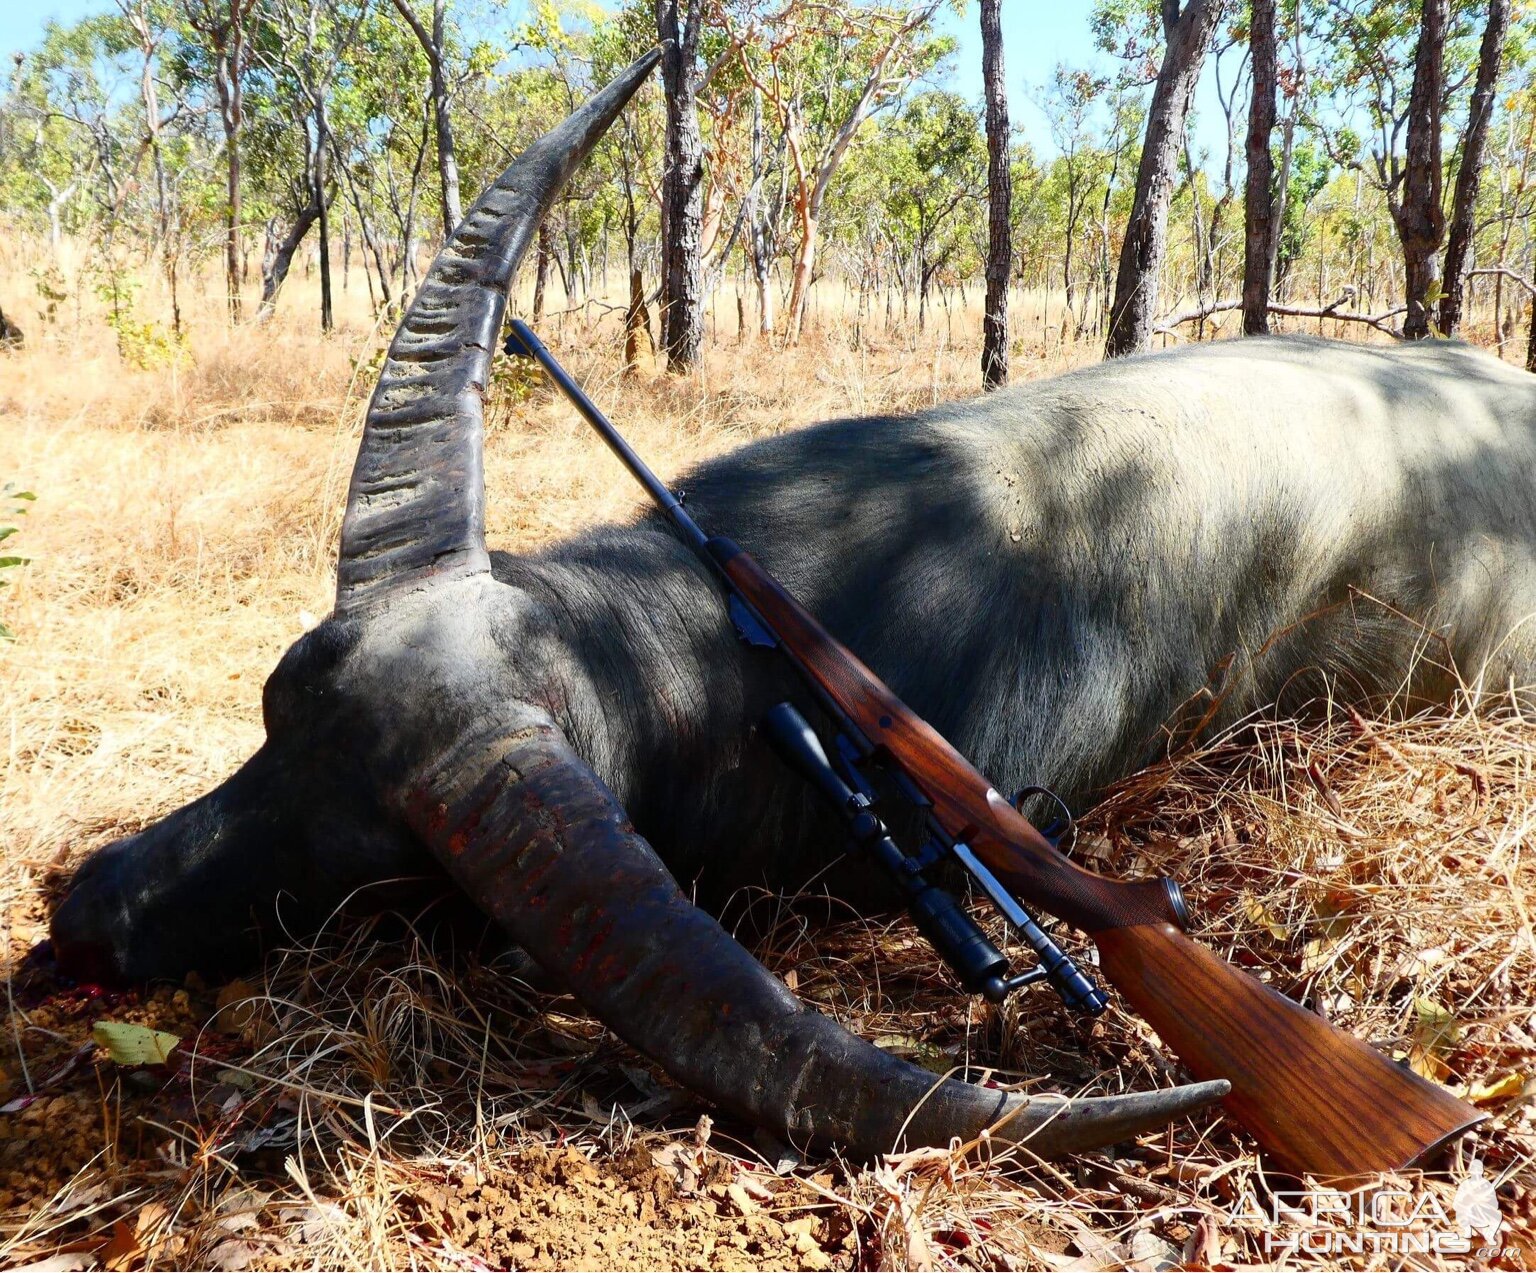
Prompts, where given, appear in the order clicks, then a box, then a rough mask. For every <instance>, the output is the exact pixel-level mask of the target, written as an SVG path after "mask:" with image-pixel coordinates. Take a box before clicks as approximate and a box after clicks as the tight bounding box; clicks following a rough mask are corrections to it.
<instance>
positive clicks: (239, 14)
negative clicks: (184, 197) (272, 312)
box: [184, 0, 256, 323]
mask: <svg viewBox="0 0 1536 1273" xmlns="http://www.w3.org/2000/svg"><path fill="white" fill-rule="evenodd" d="M255 2H256V0H190V3H188V4H187V6H186V8H185V10H184V12H185V13H186V15H187V21H188V22H189V24H190V25H191V27H192V29H193V30H195V31H196V32H197V33H198V34H199V35H200V36H201V37H202V38H203V40H204V42H205V45H206V47H207V50H208V52H209V53H210V54H211V55H212V58H213V72H214V74H213V86H214V91H215V93H216V94H217V96H218V100H219V123H220V124H221V126H222V127H223V130H224V286H225V292H226V294H227V301H228V305H229V321H230V322H232V323H238V322H239V321H240V318H241V301H240V127H241V125H242V124H243V123H244V120H245V72H246V68H247V66H248V64H249V61H250V50H249V48H248V46H247V42H246V35H247V31H246V22H247V19H249V17H250V14H251V9H252V7H253V6H254V5H255Z"/></svg>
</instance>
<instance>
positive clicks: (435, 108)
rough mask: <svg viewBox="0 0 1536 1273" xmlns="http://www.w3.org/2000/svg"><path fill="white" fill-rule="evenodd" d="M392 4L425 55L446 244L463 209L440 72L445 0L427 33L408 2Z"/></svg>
mask: <svg viewBox="0 0 1536 1273" xmlns="http://www.w3.org/2000/svg"><path fill="white" fill-rule="evenodd" d="M394 4H395V8H396V9H397V10H399V12H400V16H401V17H402V18H404V19H405V21H406V24H407V25H408V26H409V27H410V28H411V30H412V31H413V32H414V33H415V35H416V40H417V42H418V43H419V44H420V45H421V48H422V52H424V53H425V54H426V55H427V69H428V71H429V73H430V75H431V77H432V84H431V87H432V125H433V128H434V129H435V131H436V133H437V177H438V184H439V187H440V189H441V193H442V200H443V240H444V241H445V242H446V241H447V240H448V239H449V238H450V237H452V235H453V232H454V229H455V228H456V227H457V226H458V224H459V222H460V221H462V220H463V219H464V208H463V203H462V201H461V200H460V198H459V161H458V159H457V157H456V156H455V154H454V149H453V121H452V119H450V118H449V115H448V98H449V96H450V93H449V90H448V76H447V74H446V72H445V71H444V70H443V61H444V57H445V53H446V50H447V47H448V37H447V31H446V14H445V12H444V9H445V4H444V0H433V3H432V29H431V30H430V31H429V30H428V29H427V24H426V23H425V22H423V21H422V20H421V19H420V18H419V17H417V16H416V11H415V10H414V9H412V8H411V5H410V0H394Z"/></svg>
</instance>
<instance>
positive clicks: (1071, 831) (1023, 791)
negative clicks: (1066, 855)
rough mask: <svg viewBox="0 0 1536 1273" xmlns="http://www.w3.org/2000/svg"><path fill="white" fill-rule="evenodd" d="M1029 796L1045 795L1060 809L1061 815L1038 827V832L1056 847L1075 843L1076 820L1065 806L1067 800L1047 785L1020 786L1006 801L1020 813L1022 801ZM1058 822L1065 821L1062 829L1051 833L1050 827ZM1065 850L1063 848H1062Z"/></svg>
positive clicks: (1021, 811) (1022, 806)
mask: <svg viewBox="0 0 1536 1273" xmlns="http://www.w3.org/2000/svg"><path fill="white" fill-rule="evenodd" d="M1031 796H1047V797H1049V798H1050V799H1052V800H1054V801H1055V802H1056V807H1057V808H1058V809H1060V810H1061V817H1060V818H1057V819H1055V820H1053V821H1052V822H1051V823H1050V824H1049V825H1048V826H1045V827H1041V828H1040V834H1041V835H1043V836H1044V837H1045V838H1046V839H1047V840H1049V841H1050V842H1051V843H1052V844H1053V845H1055V846H1056V847H1057V848H1058V849H1061V847H1062V845H1063V844H1070V843H1075V842H1076V840H1077V820H1076V819H1075V818H1074V817H1073V816H1072V810H1071V809H1069V808H1067V802H1066V801H1065V800H1063V799H1062V798H1061V797H1060V796H1058V795H1057V794H1056V793H1055V792H1054V791H1052V790H1051V789H1050V788H1049V787H1040V786H1030V787H1020V788H1019V789H1018V790H1017V791H1016V792H1014V793H1013V799H1012V800H1010V801H1009V802H1008V803H1009V804H1011V805H1013V807H1014V809H1015V810H1017V811H1018V812H1019V813H1020V814H1022V813H1023V812H1024V802H1025V801H1026V800H1028V799H1029V798H1030V797H1031ZM1059 823H1065V825H1064V826H1063V827H1062V829H1061V830H1060V831H1059V832H1057V833H1055V834H1052V828H1054V827H1055V826H1057V825H1058V824H1059ZM1062 851H1063V852H1065V850H1062Z"/></svg>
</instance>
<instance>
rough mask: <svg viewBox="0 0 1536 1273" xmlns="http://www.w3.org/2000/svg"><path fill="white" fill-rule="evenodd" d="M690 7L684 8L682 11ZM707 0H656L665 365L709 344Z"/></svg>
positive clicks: (676, 368) (680, 368) (690, 364)
mask: <svg viewBox="0 0 1536 1273" xmlns="http://www.w3.org/2000/svg"><path fill="white" fill-rule="evenodd" d="M680 9H681V10H685V12H683V13H682V14H681V15H680V13H679V10H680ZM702 16H703V0H656V34H657V37H658V38H659V39H660V40H661V41H662V45H663V52H662V55H661V78H662V83H663V85H664V87H665V90H666V99H667V138H666V151H665V159H664V161H663V165H662V178H661V205H662V206H661V267H662V282H661V345H662V348H663V349H665V350H666V353H667V370H668V371H673V372H688V371H692V370H693V368H694V367H695V366H696V365H697V364H698V361H699V356H700V352H701V350H702V347H703V343H704V296H703V290H704V289H703V281H704V271H703V264H702V261H701V259H700V249H699V245H700V240H701V235H702V229H703V219H704V199H703V189H704V139H703V137H702V136H701V135H700V133H699V116H698V109H697V104H696V100H695V83H694V63H695V62H696V60H697V56H698V48H699V30H700V27H701V26H702Z"/></svg>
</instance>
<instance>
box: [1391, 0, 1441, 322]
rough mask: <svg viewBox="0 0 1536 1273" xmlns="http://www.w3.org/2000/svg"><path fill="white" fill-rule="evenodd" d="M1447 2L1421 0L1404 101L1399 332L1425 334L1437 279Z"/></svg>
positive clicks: (1398, 207)
mask: <svg viewBox="0 0 1536 1273" xmlns="http://www.w3.org/2000/svg"><path fill="white" fill-rule="evenodd" d="M1449 18H1450V0H1424V15H1423V20H1422V22H1421V24H1420V27H1419V47H1418V52H1417V54H1416V55H1415V56H1414V65H1413V92H1412V94H1411V96H1410V97H1409V99H1408V143H1407V158H1406V160H1405V162H1404V166H1403V167H1404V171H1403V191H1402V197H1401V198H1400V199H1398V200H1393V201H1392V202H1391V204H1390V206H1391V210H1392V219H1393V221H1394V222H1395V223H1396V225H1397V237H1398V241H1399V242H1400V243H1401V244H1402V246H1403V268H1404V273H1405V274H1406V276H1407V283H1408V296H1407V301H1408V314H1407V317H1405V318H1404V319H1403V335H1404V336H1405V337H1406V338H1407V339H1409V340H1421V339H1423V338H1424V337H1426V336H1428V335H1429V334H1430V323H1429V307H1430V305H1432V304H1433V303H1434V300H1433V293H1434V291H1435V289H1436V287H1437V286H1438V285H1439V282H1440V262H1439V258H1438V256H1437V253H1438V252H1439V249H1440V244H1441V242H1442V240H1443V238H1444V235H1445V211H1444V209H1443V208H1442V207H1441V206H1440V181H1441V170H1440V108H1441V102H1442V100H1443V98H1444V95H1445V28H1446V24H1447V22H1448V21H1449Z"/></svg>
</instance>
